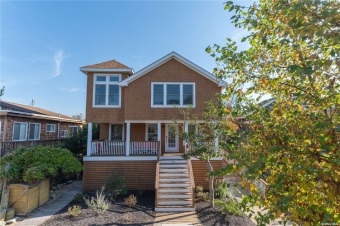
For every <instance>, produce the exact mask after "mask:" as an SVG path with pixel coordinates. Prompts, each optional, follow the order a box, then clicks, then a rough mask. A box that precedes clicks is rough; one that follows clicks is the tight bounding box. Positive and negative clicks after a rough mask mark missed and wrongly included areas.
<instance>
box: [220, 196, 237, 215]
mask: <svg viewBox="0 0 340 226" xmlns="http://www.w3.org/2000/svg"><path fill="white" fill-rule="evenodd" d="M215 204H216V205H217V206H219V207H221V209H222V211H223V212H225V213H231V214H234V215H237V216H242V215H243V212H242V211H241V208H240V205H239V204H238V203H236V202H235V201H234V200H233V199H229V200H228V201H222V200H220V199H216V200H215Z"/></svg>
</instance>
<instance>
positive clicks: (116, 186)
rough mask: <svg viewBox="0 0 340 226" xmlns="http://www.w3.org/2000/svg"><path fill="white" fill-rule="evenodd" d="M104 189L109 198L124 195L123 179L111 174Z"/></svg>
mask: <svg viewBox="0 0 340 226" xmlns="http://www.w3.org/2000/svg"><path fill="white" fill-rule="evenodd" d="M105 187H106V189H107V191H108V192H109V193H110V196H111V198H116V197H117V196H118V195H125V194H126V192H127V191H126V188H125V177H122V176H119V175H117V174H112V175H111V176H110V177H109V179H108V180H107V182H106V184H105Z"/></svg>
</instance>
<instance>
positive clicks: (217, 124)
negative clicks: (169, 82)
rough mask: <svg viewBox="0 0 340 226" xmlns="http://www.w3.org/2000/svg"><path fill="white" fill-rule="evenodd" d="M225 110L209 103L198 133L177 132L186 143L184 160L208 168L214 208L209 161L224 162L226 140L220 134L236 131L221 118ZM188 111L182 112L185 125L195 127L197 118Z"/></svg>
mask: <svg viewBox="0 0 340 226" xmlns="http://www.w3.org/2000/svg"><path fill="white" fill-rule="evenodd" d="M226 109H227V108H226V107H224V106H223V105H222V104H216V103H213V102H209V103H207V106H206V108H205V111H204V113H203V115H202V116H201V117H203V121H204V122H203V123H201V124H200V125H199V129H198V131H188V132H185V128H180V130H179V131H178V132H179V134H180V136H181V137H182V139H183V140H184V141H185V142H186V143H187V152H186V153H185V154H184V158H190V157H194V158H197V159H199V160H201V161H204V162H205V163H206V165H207V167H208V170H209V196H210V205H211V206H214V197H215V194H214V178H215V173H216V172H215V171H214V168H213V166H212V163H211V159H213V158H217V157H223V158H224V159H225V160H226V158H228V155H227V154H226V149H222V148H221V147H222V146H223V147H226V146H225V145H224V143H225V142H227V140H226V139H221V138H223V136H222V132H225V131H229V134H230V135H231V134H234V133H235V132H237V130H238V126H237V124H235V123H233V122H232V121H231V120H229V119H227V118H223V116H224V113H223V112H224V111H225V110H226ZM190 111H191V110H190V109H189V110H183V111H182V114H183V116H184V120H185V123H186V124H189V125H190V124H191V125H195V124H197V118H198V117H199V116H198V115H193V114H191V113H190Z"/></svg>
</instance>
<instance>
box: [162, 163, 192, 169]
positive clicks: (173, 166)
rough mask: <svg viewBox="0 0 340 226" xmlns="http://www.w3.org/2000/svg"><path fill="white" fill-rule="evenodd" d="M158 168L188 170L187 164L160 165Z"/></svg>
mask: <svg viewBox="0 0 340 226" xmlns="http://www.w3.org/2000/svg"><path fill="white" fill-rule="evenodd" d="M159 168H161V169H164V168H188V165H187V164H172V165H171V164H161V165H159Z"/></svg>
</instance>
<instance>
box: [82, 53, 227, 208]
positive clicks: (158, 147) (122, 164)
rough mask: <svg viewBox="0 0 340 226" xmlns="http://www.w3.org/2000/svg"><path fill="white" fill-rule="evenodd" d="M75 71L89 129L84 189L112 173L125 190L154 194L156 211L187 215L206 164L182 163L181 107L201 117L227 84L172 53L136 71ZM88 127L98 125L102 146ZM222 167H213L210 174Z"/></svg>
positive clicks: (106, 67)
mask: <svg viewBox="0 0 340 226" xmlns="http://www.w3.org/2000/svg"><path fill="white" fill-rule="evenodd" d="M80 70H81V71H82V72H83V73H85V74H86V76H87V97H86V121H87V123H88V129H89V130H88V143H87V156H85V157H84V177H83V188H84V190H85V191H88V190H94V189H98V188H100V187H101V186H102V185H103V184H104V183H105V181H106V180H107V178H108V177H109V176H110V175H111V174H112V173H116V174H119V175H122V176H125V177H126V186H127V188H128V189H134V190H156V211H169V210H172V211H179V210H183V211H184V210H192V209H193V198H192V194H193V188H194V185H195V184H196V185H203V186H204V187H205V188H207V187H208V180H207V175H206V174H207V172H208V170H207V167H206V165H205V163H204V162H201V161H199V160H188V161H187V160H184V159H182V157H181V154H183V153H184V152H185V150H186V144H185V142H184V141H183V140H181V138H180V137H179V135H178V133H176V129H177V128H176V127H178V125H176V124H175V123H174V119H176V123H185V122H184V121H183V120H181V119H183V115H182V114H181V113H180V110H179V108H187V107H189V106H191V107H192V112H193V113H194V114H199V113H202V112H203V111H204V108H205V103H206V102H207V101H209V100H217V95H216V94H218V93H220V92H221V91H222V90H223V89H224V88H225V83H223V82H219V81H218V80H217V79H216V77H215V76H214V75H212V74H211V73H209V72H207V71H206V70H204V69H202V68H201V67H199V66H197V65H196V64H194V63H192V62H191V61H189V60H187V59H186V58H184V57H182V56H181V55H179V54H177V53H175V52H171V53H170V54H168V55H166V56H164V57H162V58H161V59H159V60H157V61H156V62H154V63H152V64H150V65H148V66H146V67H145V68H143V69H141V70H140V71H138V72H136V73H135V72H134V70H133V69H132V68H131V67H128V66H126V65H124V64H122V63H119V62H117V61H115V60H111V61H107V62H103V63H99V64H94V65H89V66H85V67H81V68H80ZM200 120H201V123H202V122H203V119H202V118H201V119H200V118H199V119H198V121H197V122H198V123H200ZM92 123H99V124H100V140H99V141H93V140H92ZM184 128H185V130H186V131H188V130H190V129H193V130H194V129H197V125H188V124H186V125H184ZM223 164H224V162H223V161H222V160H216V161H213V165H214V167H215V168H220V167H222V166H223Z"/></svg>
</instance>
